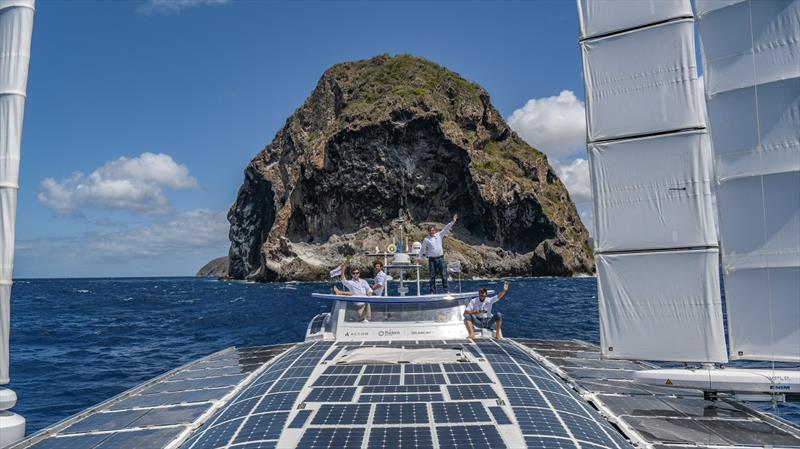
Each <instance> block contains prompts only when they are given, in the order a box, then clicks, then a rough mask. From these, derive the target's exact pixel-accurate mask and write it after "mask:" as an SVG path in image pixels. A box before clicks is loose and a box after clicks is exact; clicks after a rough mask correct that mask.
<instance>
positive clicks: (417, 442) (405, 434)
mask: <svg viewBox="0 0 800 449" xmlns="http://www.w3.org/2000/svg"><path fill="white" fill-rule="evenodd" d="M368 447H370V448H397V449H417V448H428V447H433V436H432V435H431V429H430V428H428V427H373V428H372V429H371V430H370V432H369V446H368ZM462 449H464V448H462Z"/></svg>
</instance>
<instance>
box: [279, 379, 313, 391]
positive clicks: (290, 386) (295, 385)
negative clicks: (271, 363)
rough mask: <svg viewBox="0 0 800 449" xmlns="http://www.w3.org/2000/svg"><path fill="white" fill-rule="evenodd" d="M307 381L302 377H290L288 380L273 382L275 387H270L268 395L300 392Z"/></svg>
mask: <svg viewBox="0 0 800 449" xmlns="http://www.w3.org/2000/svg"><path fill="white" fill-rule="evenodd" d="M307 380H308V379H303V378H302V377H290V378H288V379H281V380H279V381H277V382H275V386H274V387H272V390H270V393H282V392H287V391H300V390H302V389H303V386H304V385H305V384H306V381H307Z"/></svg>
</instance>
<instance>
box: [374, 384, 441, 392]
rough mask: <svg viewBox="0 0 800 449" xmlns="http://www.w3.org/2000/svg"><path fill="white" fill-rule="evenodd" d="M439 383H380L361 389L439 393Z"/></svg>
mask: <svg viewBox="0 0 800 449" xmlns="http://www.w3.org/2000/svg"><path fill="white" fill-rule="evenodd" d="M440 391H442V389H441V387H440V386H439V385H379V386H369V387H364V388H362V389H361V392H362V393H439V392H440Z"/></svg>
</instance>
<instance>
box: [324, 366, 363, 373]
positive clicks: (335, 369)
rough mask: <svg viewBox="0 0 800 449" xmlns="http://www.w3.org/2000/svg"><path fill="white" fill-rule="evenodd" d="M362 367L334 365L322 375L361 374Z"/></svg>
mask: <svg viewBox="0 0 800 449" xmlns="http://www.w3.org/2000/svg"><path fill="white" fill-rule="evenodd" d="M363 367H364V366H363V365H334V366H329V367H327V368H325V372H324V373H322V374H324V375H328V374H361V369H362V368H363Z"/></svg>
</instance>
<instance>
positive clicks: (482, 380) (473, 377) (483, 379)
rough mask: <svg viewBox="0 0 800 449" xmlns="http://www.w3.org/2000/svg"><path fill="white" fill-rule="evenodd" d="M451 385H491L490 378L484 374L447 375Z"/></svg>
mask: <svg viewBox="0 0 800 449" xmlns="http://www.w3.org/2000/svg"><path fill="white" fill-rule="evenodd" d="M447 379H448V380H449V381H450V383H451V384H489V383H492V381H491V379H489V376H487V375H486V374H484V373H447Z"/></svg>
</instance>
